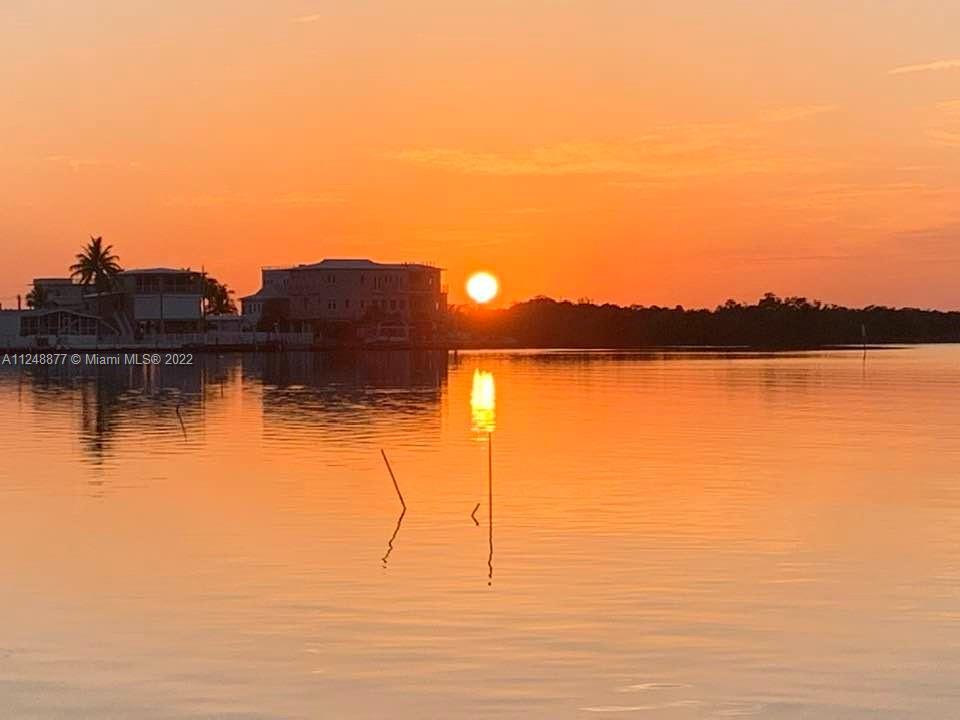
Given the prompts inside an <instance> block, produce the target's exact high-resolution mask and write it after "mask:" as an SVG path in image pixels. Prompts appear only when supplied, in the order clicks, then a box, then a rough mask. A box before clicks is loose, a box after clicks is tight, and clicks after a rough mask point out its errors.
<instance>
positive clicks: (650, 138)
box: [390, 105, 834, 182]
mask: <svg viewBox="0 0 960 720" xmlns="http://www.w3.org/2000/svg"><path fill="white" fill-rule="evenodd" d="M832 109H834V108H833V106H829V105H806V106H796V107H776V108H771V109H769V110H767V111H764V112H763V113H761V114H759V115H758V116H755V117H753V118H750V119H748V120H745V121H741V122H728V123H701V124H686V125H675V126H667V127H662V128H658V129H656V130H652V131H649V132H647V133H644V134H640V135H637V136H634V137H632V138H629V139H625V140H619V141H603V142H597V141H592V142H591V141H587V142H584V141H580V142H567V143H556V144H552V145H541V146H538V147H532V148H529V147H528V148H521V149H513V150H472V149H463V148H450V147H425V148H410V149H406V150H401V151H399V152H395V153H393V154H391V156H390V157H392V158H393V159H395V160H401V161H404V162H409V163H414V164H417V165H423V166H430V167H435V168H440V169H444V170H450V171H455V172H461V173H468V174H475V175H504V176H511V175H543V176H559V175H609V176H621V177H628V176H629V177H630V178H631V179H632V180H634V181H638V180H644V181H647V182H665V181H670V180H680V179H685V178H693V177H709V176H721V175H743V174H754V173H770V172H801V173H802V172H810V171H819V170H823V169H827V168H828V167H832V166H833V163H831V162H829V161H826V160H818V159H816V158H814V157H811V156H810V154H809V153H804V154H800V153H794V152H791V151H790V150H789V145H790V142H791V140H790V139H789V138H788V139H787V140H786V141H784V140H783V139H782V138H780V139H778V138H777V137H776V133H777V131H776V130H775V128H776V127H777V126H778V125H780V124H782V123H787V122H790V121H794V120H799V119H802V118H806V117H810V116H812V115H818V114H821V113H824V112H829V111H831V110H832Z"/></svg>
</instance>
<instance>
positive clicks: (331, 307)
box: [327, 300, 337, 310]
mask: <svg viewBox="0 0 960 720" xmlns="http://www.w3.org/2000/svg"><path fill="white" fill-rule="evenodd" d="M336 309H337V301H336V300H327V310H336Z"/></svg>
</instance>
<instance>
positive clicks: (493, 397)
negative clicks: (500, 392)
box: [470, 369, 497, 433]
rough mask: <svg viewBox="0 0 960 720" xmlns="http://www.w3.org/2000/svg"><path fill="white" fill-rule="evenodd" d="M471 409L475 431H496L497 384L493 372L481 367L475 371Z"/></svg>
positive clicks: (471, 392) (471, 391) (471, 393)
mask: <svg viewBox="0 0 960 720" xmlns="http://www.w3.org/2000/svg"><path fill="white" fill-rule="evenodd" d="M470 411H471V414H472V415H473V429H474V430H475V431H477V432H484V433H492V432H493V431H494V428H495V427H496V424H497V386H496V384H495V383H494V381H493V373H490V372H486V371H484V370H480V369H477V370H474V371H473V387H472V389H471V390H470Z"/></svg>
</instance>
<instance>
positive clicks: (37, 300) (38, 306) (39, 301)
mask: <svg viewBox="0 0 960 720" xmlns="http://www.w3.org/2000/svg"><path fill="white" fill-rule="evenodd" d="M49 305H50V297H49V294H48V293H47V291H46V289H45V288H44V287H43V286H39V287H37V286H34V287H33V289H31V290H30V292H28V293H27V307H28V308H32V309H33V310H43V309H44V308H46V307H48V306H49Z"/></svg>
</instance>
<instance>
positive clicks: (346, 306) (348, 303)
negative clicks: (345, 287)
mask: <svg viewBox="0 0 960 720" xmlns="http://www.w3.org/2000/svg"><path fill="white" fill-rule="evenodd" d="M343 307H344V308H347V309H349V308H350V298H347V299H346V300H344V301H343Z"/></svg>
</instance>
